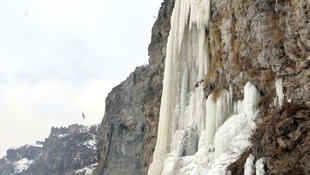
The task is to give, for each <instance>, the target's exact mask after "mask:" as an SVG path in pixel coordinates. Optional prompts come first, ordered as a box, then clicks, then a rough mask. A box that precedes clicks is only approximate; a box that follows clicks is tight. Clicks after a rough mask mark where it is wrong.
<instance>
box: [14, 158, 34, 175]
mask: <svg viewBox="0 0 310 175" xmlns="http://www.w3.org/2000/svg"><path fill="white" fill-rule="evenodd" d="M32 163H33V160H28V159H26V158H23V159H20V160H19V161H17V162H14V164H13V165H14V173H20V172H22V171H24V170H26V169H28V168H29V166H30V165H31V164H32Z"/></svg>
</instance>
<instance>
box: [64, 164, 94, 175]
mask: <svg viewBox="0 0 310 175" xmlns="http://www.w3.org/2000/svg"><path fill="white" fill-rule="evenodd" d="M97 164H98V163H94V164H91V165H88V166H87V167H84V168H81V169H78V170H74V171H72V172H70V173H66V174H81V175H82V174H83V175H91V174H92V173H93V171H94V169H95V168H96V166H97Z"/></svg>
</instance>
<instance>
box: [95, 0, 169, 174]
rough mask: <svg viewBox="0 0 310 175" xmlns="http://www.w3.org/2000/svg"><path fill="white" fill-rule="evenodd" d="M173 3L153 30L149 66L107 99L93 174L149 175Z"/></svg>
mask: <svg viewBox="0 0 310 175" xmlns="http://www.w3.org/2000/svg"><path fill="white" fill-rule="evenodd" d="M173 5H174V0H165V1H164V2H163V3H162V7H161V8H160V10H159V13H158V18H157V20H156V22H155V24H154V26H153V29H152V39H151V44H150V45H149V48H148V50H149V56H150V58H149V65H148V66H145V67H139V68H137V69H136V70H135V71H134V72H133V73H132V74H131V75H130V76H129V77H128V78H127V79H126V80H125V81H124V82H122V83H121V84H120V85H119V86H117V87H115V88H114V89H113V90H112V92H111V93H110V94H109V95H108V97H107V99H106V110H105V111H106V112H105V116H104V118H103V120H102V123H101V129H100V137H99V141H98V143H99V144H98V148H99V149H98V154H99V164H98V166H97V168H96V170H95V171H94V172H93V174H132V175H137V174H146V172H147V169H148V166H149V164H150V163H151V161H152V158H153V151H154V148H155V144H156V136H157V127H158V118H159V107H160V99H161V93H162V79H163V69H164V61H165V56H166V43H167V37H168V34H169V31H170V16H171V13H172V10H173Z"/></svg>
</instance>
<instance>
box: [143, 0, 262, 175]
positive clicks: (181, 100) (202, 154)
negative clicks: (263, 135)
mask: <svg viewBox="0 0 310 175" xmlns="http://www.w3.org/2000/svg"><path fill="white" fill-rule="evenodd" d="M209 16H210V2H209V0H176V2H175V7H174V10H173V13H172V17H171V31H170V34H169V38H168V43H167V52H166V53H167V55H166V63H165V73H164V82H163V94H162V101H161V108H160V118H159V128H158V137H157V143H156V147H155V151H154V157H153V162H152V164H151V165H150V168H149V171H148V174H149V175H159V174H169V175H170V174H182V175H183V174H184V175H186V174H209V175H212V174H217V175H218V174H226V167H227V166H228V165H229V164H230V163H232V162H233V161H235V160H236V159H237V158H238V157H239V156H240V154H241V153H242V152H243V151H244V149H246V148H247V147H249V146H250V141H249V136H250V134H251V132H252V130H253V129H254V128H255V122H254V119H255V117H256V115H257V110H256V105H257V102H258V101H259V99H260V94H259V92H258V90H257V89H256V88H255V86H254V85H252V84H251V83H250V82H248V83H247V84H246V85H245V86H244V99H243V100H239V101H233V90H232V88H231V87H230V88H229V90H223V91H222V92H221V94H220V95H219V97H217V98H216V99H214V98H213V96H214V95H213V94H210V95H209V96H208V98H207V99H206V98H205V92H204V83H203V80H204V78H205V76H206V74H207V73H208V69H209V61H210V58H209V54H208V50H209V48H208V35H207V33H208V32H207V29H208V23H209ZM233 114H234V115H233Z"/></svg>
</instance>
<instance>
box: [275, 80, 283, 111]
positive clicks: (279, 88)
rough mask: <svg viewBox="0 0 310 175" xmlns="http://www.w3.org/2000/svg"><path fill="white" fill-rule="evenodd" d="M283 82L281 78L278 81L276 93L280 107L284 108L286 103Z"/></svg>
mask: <svg viewBox="0 0 310 175" xmlns="http://www.w3.org/2000/svg"><path fill="white" fill-rule="evenodd" d="M282 84H283V80H282V78H279V79H277V80H276V93H277V99H276V100H277V102H278V105H279V106H282V105H283V103H284V94H283V85H282Z"/></svg>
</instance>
